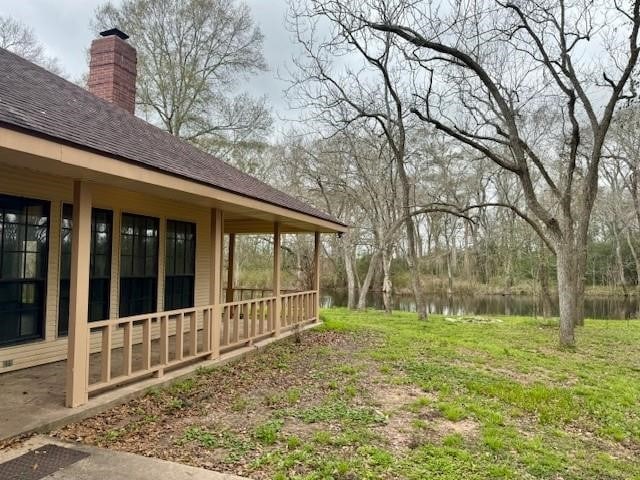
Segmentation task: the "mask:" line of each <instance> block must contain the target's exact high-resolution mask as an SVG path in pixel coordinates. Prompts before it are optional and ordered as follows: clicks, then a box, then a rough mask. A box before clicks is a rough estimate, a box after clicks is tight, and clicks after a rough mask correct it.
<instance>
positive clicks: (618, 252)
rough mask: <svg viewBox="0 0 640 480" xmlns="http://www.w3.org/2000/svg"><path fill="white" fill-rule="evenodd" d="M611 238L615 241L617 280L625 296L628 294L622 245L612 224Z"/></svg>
mask: <svg viewBox="0 0 640 480" xmlns="http://www.w3.org/2000/svg"><path fill="white" fill-rule="evenodd" d="M613 238H614V240H615V242H616V248H615V251H616V263H617V264H618V282H619V283H620V286H621V287H622V293H623V294H624V296H625V297H626V296H627V295H628V292H627V278H626V276H625V274H624V259H623V258H622V245H621V242H620V235H619V233H618V230H617V227H616V226H615V225H614V226H613Z"/></svg>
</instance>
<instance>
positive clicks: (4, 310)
mask: <svg viewBox="0 0 640 480" xmlns="http://www.w3.org/2000/svg"><path fill="white" fill-rule="evenodd" d="M48 223H49V203H48V202H43V201H40V200H32V199H28V198H18V197H10V196H5V195H0V235H1V238H0V345H10V344H15V343H19V342H24V341H27V340H32V339H36V338H41V337H42V331H43V322H44V286H45V280H46V276H47V257H48V240H49V238H48V237H49V228H48Z"/></svg>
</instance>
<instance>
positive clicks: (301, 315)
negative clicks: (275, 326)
mask: <svg viewBox="0 0 640 480" xmlns="http://www.w3.org/2000/svg"><path fill="white" fill-rule="evenodd" d="M317 296H318V294H317V292H316V291H315V290H311V291H308V292H295V293H287V294H286V295H282V296H281V297H280V298H281V299H282V307H281V310H280V326H281V327H282V328H287V327H292V326H294V325H296V324H298V323H302V322H306V321H312V320H315V319H316V318H317V312H316V304H317V303H316V299H317V298H318V297H317Z"/></svg>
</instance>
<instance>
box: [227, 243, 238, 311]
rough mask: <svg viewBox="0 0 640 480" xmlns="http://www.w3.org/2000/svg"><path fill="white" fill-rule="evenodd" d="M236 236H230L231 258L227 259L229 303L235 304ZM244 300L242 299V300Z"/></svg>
mask: <svg viewBox="0 0 640 480" xmlns="http://www.w3.org/2000/svg"><path fill="white" fill-rule="evenodd" d="M235 251H236V234H235V233H230V234H229V256H228V258H227V303H228V302H233V287H234V284H233V277H234V272H233V270H234V268H235V265H234V263H235V259H234V256H235ZM240 300H242V298H241V299H240Z"/></svg>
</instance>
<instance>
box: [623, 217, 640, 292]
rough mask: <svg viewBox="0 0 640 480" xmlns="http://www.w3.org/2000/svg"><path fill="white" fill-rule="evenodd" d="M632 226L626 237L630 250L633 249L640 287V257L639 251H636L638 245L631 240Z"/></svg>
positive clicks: (632, 253)
mask: <svg viewBox="0 0 640 480" xmlns="http://www.w3.org/2000/svg"><path fill="white" fill-rule="evenodd" d="M630 230H631V229H630V228H627V230H626V232H625V237H626V239H627V245H629V250H630V251H631V256H632V257H633V262H634V264H635V266H636V278H637V280H636V282H637V284H636V285H637V287H640V258H639V257H638V252H637V251H636V247H634V246H633V241H631V234H630V233H629V232H630Z"/></svg>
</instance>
